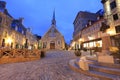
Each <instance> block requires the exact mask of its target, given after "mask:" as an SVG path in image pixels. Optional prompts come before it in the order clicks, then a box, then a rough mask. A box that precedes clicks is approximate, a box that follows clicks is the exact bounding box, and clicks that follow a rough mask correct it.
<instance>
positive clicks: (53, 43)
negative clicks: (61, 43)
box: [50, 41, 55, 49]
mask: <svg viewBox="0 0 120 80" xmlns="http://www.w3.org/2000/svg"><path fill="white" fill-rule="evenodd" d="M50 49H55V42H54V41H51V42H50Z"/></svg>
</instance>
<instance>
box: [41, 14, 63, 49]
mask: <svg viewBox="0 0 120 80" xmlns="http://www.w3.org/2000/svg"><path fill="white" fill-rule="evenodd" d="M41 42H42V48H43V49H45V50H50V49H57V50H63V49H65V40H64V36H63V35H62V34H61V33H60V32H59V31H58V30H57V28H56V20H55V12H54V13H53V19H52V24H51V27H50V29H49V30H48V31H47V32H46V34H45V35H44V36H43V37H42V39H41Z"/></svg>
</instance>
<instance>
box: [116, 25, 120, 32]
mask: <svg viewBox="0 0 120 80" xmlns="http://www.w3.org/2000/svg"><path fill="white" fill-rule="evenodd" d="M115 29H116V33H119V32H120V25H118V26H116V27H115Z"/></svg>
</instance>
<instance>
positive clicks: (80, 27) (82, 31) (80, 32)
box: [71, 10, 104, 49]
mask: <svg viewBox="0 0 120 80" xmlns="http://www.w3.org/2000/svg"><path fill="white" fill-rule="evenodd" d="M102 22H104V19H103V10H99V11H98V12H96V13H90V12H82V11H80V12H79V13H78V14H77V16H76V18H75V20H74V23H73V24H74V33H73V41H72V43H71V48H72V49H80V48H90V47H91V48H93V47H96V43H100V47H102V41H101V35H102V33H101V31H100V28H101V26H102ZM98 41H99V42H98Z"/></svg>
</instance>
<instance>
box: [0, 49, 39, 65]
mask: <svg viewBox="0 0 120 80" xmlns="http://www.w3.org/2000/svg"><path fill="white" fill-rule="evenodd" d="M40 55H41V53H40V50H38V49H34V50H28V49H0V63H12V62H23V61H31V60H38V59H40Z"/></svg>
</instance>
